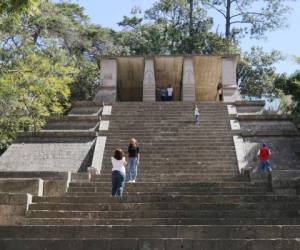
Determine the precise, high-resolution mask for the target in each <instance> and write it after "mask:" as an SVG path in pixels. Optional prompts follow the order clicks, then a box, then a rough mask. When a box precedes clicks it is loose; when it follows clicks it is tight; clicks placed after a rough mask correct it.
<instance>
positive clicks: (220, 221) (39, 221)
mask: <svg viewBox="0 0 300 250" xmlns="http://www.w3.org/2000/svg"><path fill="white" fill-rule="evenodd" d="M24 224H26V225H127V226H129V225H300V218H217V219H210V218H146V219H143V218H130V219H82V218H58V219H56V218H26V219H25V220H24Z"/></svg>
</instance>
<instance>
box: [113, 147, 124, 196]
mask: <svg viewBox="0 0 300 250" xmlns="http://www.w3.org/2000/svg"><path fill="white" fill-rule="evenodd" d="M111 163H112V166H113V167H112V176H111V181H112V191H111V195H112V196H117V197H122V194H123V190H124V186H125V178H126V171H125V166H126V165H127V162H126V160H125V157H124V152H123V150H122V149H119V148H118V149H116V150H115V153H114V156H113V157H111Z"/></svg>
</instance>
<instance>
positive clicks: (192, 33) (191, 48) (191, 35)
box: [188, 0, 194, 53]
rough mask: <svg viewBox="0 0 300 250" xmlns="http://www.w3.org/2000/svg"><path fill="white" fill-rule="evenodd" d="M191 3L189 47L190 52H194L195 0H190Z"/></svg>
mask: <svg viewBox="0 0 300 250" xmlns="http://www.w3.org/2000/svg"><path fill="white" fill-rule="evenodd" d="M188 2H189V4H190V13H189V17H190V20H189V48H188V52H189V53H193V50H194V46H193V36H194V29H193V25H194V17H193V13H194V0H188Z"/></svg>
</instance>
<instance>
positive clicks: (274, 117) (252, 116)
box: [237, 114, 289, 121]
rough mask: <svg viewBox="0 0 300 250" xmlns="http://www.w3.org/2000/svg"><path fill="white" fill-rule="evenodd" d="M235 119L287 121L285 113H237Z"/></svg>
mask: <svg viewBox="0 0 300 250" xmlns="http://www.w3.org/2000/svg"><path fill="white" fill-rule="evenodd" d="M237 119H238V120H240V121H255V120H258V121H262V120H263V121H288V120H289V119H288V117H287V116H285V115H272V114H265V115H264V114H261V115H260V114H238V115H237Z"/></svg>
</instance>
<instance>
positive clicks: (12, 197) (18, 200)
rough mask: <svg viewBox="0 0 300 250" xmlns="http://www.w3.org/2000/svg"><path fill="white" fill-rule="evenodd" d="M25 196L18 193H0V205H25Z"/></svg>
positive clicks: (26, 198)
mask: <svg viewBox="0 0 300 250" xmlns="http://www.w3.org/2000/svg"><path fill="white" fill-rule="evenodd" d="M27 200H28V197H27V194H20V193H0V204H1V205H26V204H27Z"/></svg>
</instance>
